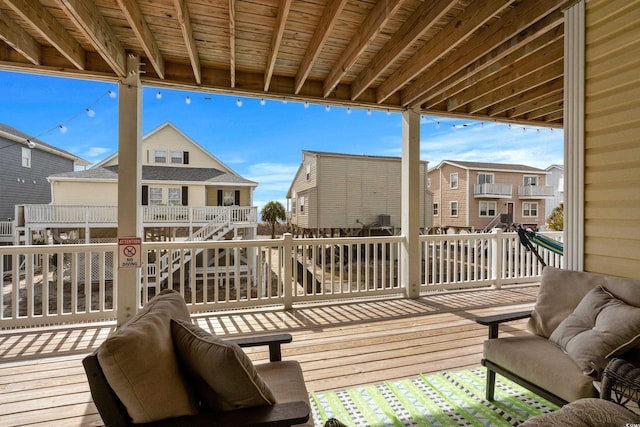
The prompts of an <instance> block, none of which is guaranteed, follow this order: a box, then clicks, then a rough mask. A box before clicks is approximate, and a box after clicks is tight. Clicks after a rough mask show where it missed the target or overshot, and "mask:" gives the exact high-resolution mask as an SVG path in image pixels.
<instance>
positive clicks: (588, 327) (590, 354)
mask: <svg viewBox="0 0 640 427" xmlns="http://www.w3.org/2000/svg"><path fill="white" fill-rule="evenodd" d="M637 340H640V308H637V307H632V306H630V305H627V304H625V303H623V302H622V301H620V300H619V299H617V298H614V297H613V295H611V294H610V293H609V292H607V291H605V290H604V289H603V288H602V286H596V287H595V288H594V289H592V290H591V291H589V293H587V295H585V297H584V298H583V299H582V301H580V303H579V304H578V306H577V307H576V309H575V310H574V311H573V313H571V314H570V315H569V316H568V317H567V318H566V319H565V320H563V321H562V322H561V323H560V325H559V326H558V327H557V328H556V329H555V330H554V331H553V333H552V334H551V336H550V337H549V341H551V342H553V343H555V344H557V345H559V346H560V348H562V349H563V350H564V351H565V352H566V353H567V354H568V355H569V356H570V357H571V358H572V359H573V360H574V361H575V362H576V363H577V364H578V366H579V367H580V369H582V370H583V371H584V372H586V373H591V372H592V371H593V370H594V365H593V364H594V363H595V364H596V366H604V365H605V363H604V360H605V359H606V358H609V357H611V356H614V355H617V354H621V353H623V352H625V351H626V350H627V349H629V348H630V347H632V346H633V345H634V343H635V342H636V341H637Z"/></svg>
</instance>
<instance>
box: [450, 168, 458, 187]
mask: <svg viewBox="0 0 640 427" xmlns="http://www.w3.org/2000/svg"><path fill="white" fill-rule="evenodd" d="M456 188H458V172H455V173H452V174H451V175H449V189H451V190H455V189H456Z"/></svg>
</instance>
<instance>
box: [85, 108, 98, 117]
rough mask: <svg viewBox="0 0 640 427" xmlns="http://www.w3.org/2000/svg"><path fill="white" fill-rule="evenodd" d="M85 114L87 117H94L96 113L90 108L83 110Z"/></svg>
mask: <svg viewBox="0 0 640 427" xmlns="http://www.w3.org/2000/svg"><path fill="white" fill-rule="evenodd" d="M84 111H86V112H87V116H89V117H95V116H96V112H95V111H93V110H92V109H91V108H85V110H84Z"/></svg>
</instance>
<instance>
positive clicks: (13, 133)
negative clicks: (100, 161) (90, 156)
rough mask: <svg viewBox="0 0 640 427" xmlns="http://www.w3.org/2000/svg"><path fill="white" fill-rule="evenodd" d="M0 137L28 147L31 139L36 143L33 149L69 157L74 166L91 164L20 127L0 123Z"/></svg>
mask: <svg viewBox="0 0 640 427" xmlns="http://www.w3.org/2000/svg"><path fill="white" fill-rule="evenodd" d="M0 138H5V139H8V140H10V141H13V142H15V143H17V144H20V145H24V146H25V147H28V144H29V141H31V142H33V143H35V144H36V145H35V147H33V148H32V149H35V150H42V151H46V152H48V153H51V154H54V155H56V156H59V157H64V158H65V159H69V160H71V161H73V164H74V166H88V165H89V164H90V163H89V162H88V161H86V160H85V159H83V158H82V157H78V156H76V155H75V154H71V153H70V152H68V151H66V150H63V149H62V148H58V147H54V146H53V145H51V144H47V143H46V142H44V141H42V140H40V139H38V138H34V137H32V136H29V135H27V134H26V133H24V132H21V131H19V130H18V129H16V128H13V127H11V126H8V125H6V124H4V123H0Z"/></svg>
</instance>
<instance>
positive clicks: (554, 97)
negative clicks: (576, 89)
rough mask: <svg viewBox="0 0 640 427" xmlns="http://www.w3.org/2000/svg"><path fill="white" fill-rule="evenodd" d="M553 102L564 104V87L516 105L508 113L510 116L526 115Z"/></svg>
mask: <svg viewBox="0 0 640 427" xmlns="http://www.w3.org/2000/svg"><path fill="white" fill-rule="evenodd" d="M558 99H560V101H558ZM552 104H560V105H562V104H563V102H562V89H560V90H559V91H555V92H549V93H548V94H546V95H543V96H541V97H539V98H538V99H534V100H532V101H529V102H527V103H525V104H521V105H519V106H517V107H514V108H512V109H510V110H509V111H507V114H508V115H509V117H525V116H528V115H529V114H530V113H532V112H534V111H537V110H540V109H543V108H546V107H547V106H549V105H552ZM538 117H540V116H538Z"/></svg>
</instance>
